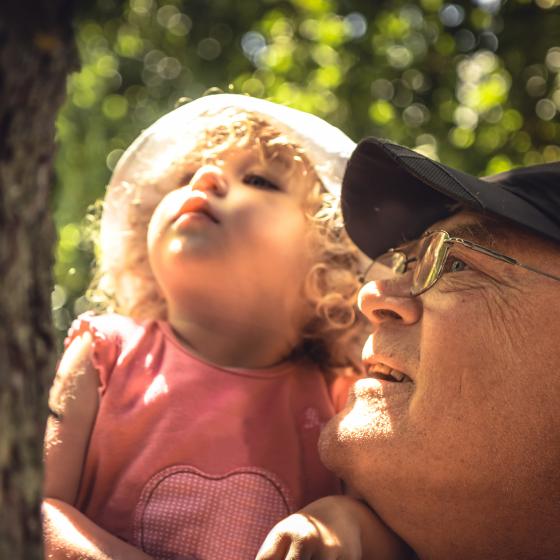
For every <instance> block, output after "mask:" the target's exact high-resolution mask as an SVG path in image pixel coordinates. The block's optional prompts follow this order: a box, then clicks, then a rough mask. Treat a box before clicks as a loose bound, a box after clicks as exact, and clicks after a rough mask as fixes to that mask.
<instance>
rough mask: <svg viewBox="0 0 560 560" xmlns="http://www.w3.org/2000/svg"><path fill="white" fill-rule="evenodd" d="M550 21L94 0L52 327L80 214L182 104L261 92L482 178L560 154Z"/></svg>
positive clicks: (538, 15)
mask: <svg viewBox="0 0 560 560" xmlns="http://www.w3.org/2000/svg"><path fill="white" fill-rule="evenodd" d="M559 29H560V0H536V1H532V0H510V1H509V2H508V3H500V1H499V0H472V1H470V2H469V1H462V2H457V3H454V4H453V3H445V2H444V1H443V0H421V1H420V2H412V1H410V0H393V1H388V0H386V1H382V0H380V1H378V2H357V1H355V0H290V1H282V0H263V1H259V2H257V1H248V2H229V1H227V0H212V1H210V2H207V1H203V0H191V1H188V2H187V1H186V0H129V1H128V2H125V3H122V2H118V1H117V0H97V3H96V4H94V6H93V7H90V9H88V10H87V11H86V12H84V13H83V14H82V15H81V19H80V21H78V22H77V40H78V46H79V50H80V54H81V60H82V68H81V70H80V71H79V72H77V73H75V74H74V75H73V76H71V78H70V80H69V83H68V100H67V103H66V105H65V107H64V108H63V110H62V111H61V113H60V115H59V118H58V140H59V146H60V149H59V153H58V160H57V173H58V183H57V188H56V192H55V200H54V204H55V216H56V221H57V226H58V231H59V244H58V248H57V263H56V268H55V275H56V282H57V285H56V288H55V291H54V293H53V309H54V318H55V324H56V326H57V327H58V328H59V329H60V330H61V332H63V331H65V330H66V328H67V326H68V322H69V320H70V317H71V316H73V315H75V313H76V312H79V311H80V310H82V309H83V306H84V299H83V297H81V296H82V295H83V293H84V290H85V288H86V286H87V283H88V281H89V275H90V270H91V264H92V260H93V245H92V243H91V237H90V233H89V231H90V229H91V228H90V227H89V223H87V224H85V223H84V218H83V216H84V215H85V213H86V210H87V208H88V207H89V206H90V205H92V204H93V203H94V202H95V201H96V200H98V199H99V198H100V197H102V196H103V192H104V187H105V185H106V183H107V181H108V178H109V176H110V172H111V170H112V169H113V168H114V166H115V164H116V162H117V161H118V158H119V157H120V155H121V154H122V152H123V150H124V149H125V148H126V147H127V146H128V145H129V144H130V142H131V141H132V140H133V139H134V138H135V136H137V134H138V133H139V132H140V131H141V130H142V129H143V128H145V127H147V126H148V125H150V124H151V123H152V122H153V121H154V120H156V119H157V118H158V117H159V116H161V115H162V114H164V113H166V112H167V111H169V110H170V109H172V108H173V107H174V106H175V105H176V103H177V102H179V100H181V99H182V98H196V97H198V96H200V95H202V94H204V92H205V91H206V90H207V89H209V88H211V87H218V88H221V89H222V90H224V91H233V92H237V93H247V94H250V95H254V96H257V97H266V98H270V99H272V100H274V101H278V102H281V103H286V104H288V105H291V106H293V107H296V108H300V109H303V110H306V111H311V112H313V113H316V114H318V115H320V116H322V117H324V118H326V119H328V120H329V121H330V122H332V123H333V124H335V125H337V126H339V127H340V128H342V129H343V130H345V131H346V132H347V133H348V134H349V135H350V136H351V137H353V138H354V139H359V138H361V137H363V136H367V135H376V136H383V137H388V138H391V139H393V140H395V141H396V142H399V143H402V144H405V145H408V146H410V147H412V148H415V149H417V150H419V151H421V152H423V153H425V154H427V155H429V156H431V157H435V158H439V159H441V160H442V161H445V162H447V163H449V164H451V165H455V166H458V167H459V168H461V169H464V170H465V171H469V172H471V173H476V174H489V173H494V172H499V171H503V170H505V169H508V168H511V167H513V166H517V165H524V164H533V163H539V162H543V161H553V160H558V159H560V148H559V146H558V145H559V143H560V142H559V141H560V124H559V119H558V114H559V112H560V45H559V43H560V34H559V31H558V30H559ZM84 225H86V226H87V227H84Z"/></svg>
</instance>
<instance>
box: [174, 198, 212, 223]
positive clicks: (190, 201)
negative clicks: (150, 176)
mask: <svg viewBox="0 0 560 560" xmlns="http://www.w3.org/2000/svg"><path fill="white" fill-rule="evenodd" d="M188 214H202V215H204V216H206V217H208V218H209V219H210V220H211V221H212V222H214V223H216V224H219V223H220V221H219V220H218V217H217V216H216V214H215V212H214V211H213V210H212V208H211V206H210V203H209V202H208V197H207V196H206V193H204V192H199V191H193V192H192V193H190V194H189V196H188V198H187V199H186V200H185V201H184V202H183V204H182V205H181V207H180V208H179V210H178V212H177V213H176V214H175V216H174V217H173V222H175V221H176V220H178V219H179V218H180V217H181V216H185V215H188Z"/></svg>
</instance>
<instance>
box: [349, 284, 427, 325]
mask: <svg viewBox="0 0 560 560" xmlns="http://www.w3.org/2000/svg"><path fill="white" fill-rule="evenodd" d="M358 307H359V308H360V311H361V312H362V313H363V314H364V315H365V316H366V317H367V318H368V320H369V321H370V322H371V323H373V324H375V325H378V324H381V323H385V322H387V321H398V322H400V323H402V324H404V325H413V324H414V323H416V322H417V321H419V320H420V317H421V316H422V302H421V300H420V298H419V297H412V296H410V295H408V294H403V292H402V290H395V289H391V282H385V281H383V280H380V281H372V282H368V283H367V284H364V286H362V289H361V290H360V293H359V294H358Z"/></svg>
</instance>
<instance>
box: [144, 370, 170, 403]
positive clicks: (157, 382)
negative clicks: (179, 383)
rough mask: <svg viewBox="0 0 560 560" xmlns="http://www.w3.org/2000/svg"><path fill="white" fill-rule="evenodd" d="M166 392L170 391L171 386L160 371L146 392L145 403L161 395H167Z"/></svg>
mask: <svg viewBox="0 0 560 560" xmlns="http://www.w3.org/2000/svg"><path fill="white" fill-rule="evenodd" d="M166 393H169V386H168V385H167V381H166V380H165V376H164V375H163V374H162V373H160V374H159V375H156V377H154V380H153V381H152V383H151V385H150V386H149V387H148V389H147V390H146V392H145V393H144V404H149V403H151V402H153V401H155V400H156V399H157V398H158V397H159V396H160V395H165V394H166Z"/></svg>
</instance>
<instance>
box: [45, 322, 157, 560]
mask: <svg viewBox="0 0 560 560" xmlns="http://www.w3.org/2000/svg"><path fill="white" fill-rule="evenodd" d="M92 344H93V342H92V336H91V334H90V333H89V332H84V333H82V334H81V335H79V336H77V337H76V338H75V339H74V340H73V341H72V343H71V344H70V346H69V347H68V349H67V350H66V352H65V354H64V356H63V357H62V360H61V362H60V366H59V368H58V371H57V374H56V378H55V381H54V384H53V387H52V389H51V392H50V394H49V408H50V410H51V414H50V416H49V419H48V421H47V430H46V434H45V480H44V484H43V495H44V501H43V527H44V548H45V558H48V559H50V560H56V559H59V558H60V559H62V558H64V559H72V558H75V559H80V560H82V559H85V560H118V559H121V558H122V559H127V560H128V559H130V560H146V559H148V558H149V556H147V555H145V554H144V553H143V552H142V551H141V550H139V549H137V548H134V547H132V546H131V545H129V544H127V543H126V542H124V541H122V540H120V539H118V538H117V537H115V536H113V535H111V534H110V533H108V532H107V531H105V530H103V529H101V528H100V527H98V526H97V525H95V524H94V523H93V522H92V521H91V520H90V519H88V518H87V517H86V516H85V515H83V514H82V513H80V512H79V511H78V510H77V509H76V508H75V507H74V506H75V503H76V499H77V495H78V488H79V484H80V478H81V476H82V468H83V463H84V459H85V455H86V451H87V446H88V441H89V437H90V434H91V430H92V427H93V424H94V422H95V418H96V416H97V409H98V405H99V402H98V399H99V397H98V386H99V380H98V376H97V372H96V370H95V368H94V366H93V363H92V360H91V351H92Z"/></svg>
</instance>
